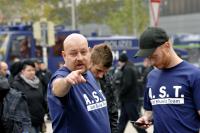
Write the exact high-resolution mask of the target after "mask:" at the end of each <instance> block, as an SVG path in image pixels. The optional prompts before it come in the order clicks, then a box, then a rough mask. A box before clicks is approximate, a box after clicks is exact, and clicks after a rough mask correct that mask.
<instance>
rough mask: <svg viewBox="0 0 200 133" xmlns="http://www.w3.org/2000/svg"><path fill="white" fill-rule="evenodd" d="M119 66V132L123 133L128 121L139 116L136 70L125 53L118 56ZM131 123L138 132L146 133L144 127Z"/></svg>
mask: <svg viewBox="0 0 200 133" xmlns="http://www.w3.org/2000/svg"><path fill="white" fill-rule="evenodd" d="M119 67H120V70H121V72H122V75H121V79H120V80H121V81H120V88H119V102H120V117H119V133H123V132H124V130H125V128H126V125H127V123H128V121H136V120H137V119H138V118H139V112H138V107H139V92H138V82H137V80H138V75H137V74H138V72H137V70H136V67H135V66H134V64H133V63H132V62H130V61H129V60H128V57H127V55H126V54H125V53H122V54H121V55H120V56H119ZM132 125H133V126H134V127H135V128H136V130H137V131H138V133H146V131H145V130H144V129H141V128H138V127H137V126H135V125H134V124H133V123H132Z"/></svg>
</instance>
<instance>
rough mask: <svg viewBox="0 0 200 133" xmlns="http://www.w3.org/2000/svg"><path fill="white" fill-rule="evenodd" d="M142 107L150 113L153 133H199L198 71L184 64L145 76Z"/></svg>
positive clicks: (199, 73) (199, 90)
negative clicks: (145, 86) (146, 79)
mask: <svg viewBox="0 0 200 133" xmlns="http://www.w3.org/2000/svg"><path fill="white" fill-rule="evenodd" d="M144 98H145V99H144V108H145V109H146V110H149V111H153V119H154V132H155V133H199V129H200V116H199V114H198V110H200V69H198V68H196V67H195V66H193V65H191V64H189V63H188V62H186V61H183V62H181V63H180V64H178V65H177V66H175V67H172V68H169V69H163V70H159V69H154V70H152V71H151V72H150V74H149V75H148V82H147V89H146V91H145V96H144Z"/></svg>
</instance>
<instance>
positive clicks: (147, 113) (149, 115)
mask: <svg viewBox="0 0 200 133" xmlns="http://www.w3.org/2000/svg"><path fill="white" fill-rule="evenodd" d="M144 116H145V117H146V118H148V120H152V119H153V112H152V111H145V112H144Z"/></svg>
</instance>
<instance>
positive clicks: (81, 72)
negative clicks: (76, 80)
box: [76, 69, 84, 75]
mask: <svg viewBox="0 0 200 133" xmlns="http://www.w3.org/2000/svg"><path fill="white" fill-rule="evenodd" d="M76 72H77V74H79V75H80V74H83V73H84V70H82V69H80V70H76Z"/></svg>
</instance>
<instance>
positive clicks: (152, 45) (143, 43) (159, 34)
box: [134, 27, 169, 57]
mask: <svg viewBox="0 0 200 133" xmlns="http://www.w3.org/2000/svg"><path fill="white" fill-rule="evenodd" d="M168 40H169V36H168V35H167V33H166V32H165V30H163V29H162V28H159V27H149V28H147V29H146V30H145V31H144V32H143V33H142V34H141V36H140V40H139V51H137V53H136V54H135V56H134V57H148V56H150V55H151V54H152V53H153V52H154V51H155V50H156V48H157V47H159V46H160V45H162V44H164V43H165V42H167V41H168Z"/></svg>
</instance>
